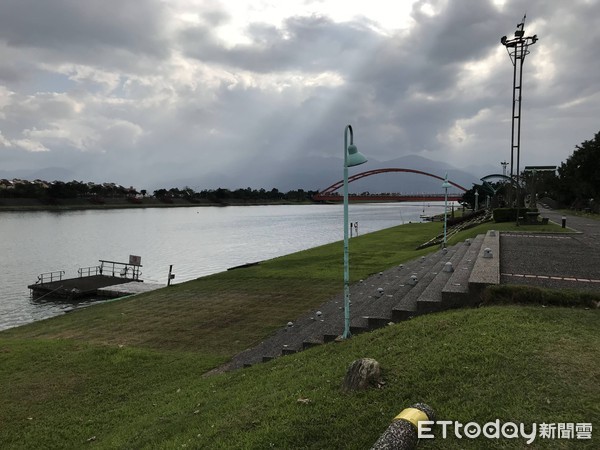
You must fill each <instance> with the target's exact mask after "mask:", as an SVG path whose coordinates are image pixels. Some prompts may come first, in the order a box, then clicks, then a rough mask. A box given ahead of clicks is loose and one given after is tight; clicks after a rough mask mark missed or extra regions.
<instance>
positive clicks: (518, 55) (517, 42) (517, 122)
mask: <svg viewBox="0 0 600 450" xmlns="http://www.w3.org/2000/svg"><path fill="white" fill-rule="evenodd" d="M526 17H527V15H524V16H523V20H522V21H521V23H519V24H517V31H515V37H514V38H513V39H507V37H506V36H502V38H501V39H500V43H501V44H502V45H504V46H505V47H506V51H507V52H508V56H510V60H511V62H512V64H513V68H514V71H513V103H512V131H511V148H510V177H511V179H516V182H517V206H518V205H519V202H520V198H519V192H520V189H519V186H520V184H519V171H520V160H521V104H522V101H521V100H522V95H521V94H522V87H523V63H524V62H525V56H527V55H528V54H529V50H528V49H529V46H530V45H533V44H535V43H536V42H537V41H538V37H537V34H534V35H533V36H527V37H525V30H524V27H525V18H526ZM517 75H518V76H517ZM515 154H516V161H517V163H516V174H515V173H514V172H513V168H514V167H515Z"/></svg>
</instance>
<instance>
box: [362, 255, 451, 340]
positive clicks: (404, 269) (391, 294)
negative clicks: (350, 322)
mask: <svg viewBox="0 0 600 450" xmlns="http://www.w3.org/2000/svg"><path fill="white" fill-rule="evenodd" d="M454 251H456V250H455V248H453V247H452V248H449V249H447V251H446V252H444V251H442V250H439V251H437V252H435V253H431V254H429V255H427V256H424V257H421V258H419V259H417V260H416V261H411V262H410V263H408V264H405V265H402V266H398V267H396V268H395V272H396V281H395V283H394V284H393V286H391V287H392V288H391V289H388V288H387V287H384V288H383V289H384V290H383V292H377V291H376V290H374V291H373V292H374V295H373V296H372V299H371V301H370V302H369V303H368V304H366V305H365V306H364V307H363V308H362V309H361V310H359V311H358V312H357V314H358V316H359V317H360V319H359V318H355V319H354V320H362V321H364V320H365V319H366V321H367V327H368V328H369V329H375V328H379V327H381V326H384V325H387V324H388V323H389V322H391V321H394V320H393V311H392V310H393V308H394V306H396V305H397V304H398V302H399V301H400V299H401V298H403V297H405V296H406V295H408V293H409V292H410V291H411V290H413V289H414V288H415V287H416V286H417V285H418V283H417V284H416V285H414V286H413V284H412V283H411V277H412V276H415V277H417V280H418V279H421V278H423V277H424V276H426V274H427V273H429V272H430V271H431V270H432V269H433V268H434V267H435V266H436V265H437V264H439V263H440V262H441V261H442V260H445V259H446V258H448V257H449V255H451V254H453V252H454Z"/></svg>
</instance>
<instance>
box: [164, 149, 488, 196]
mask: <svg viewBox="0 0 600 450" xmlns="http://www.w3.org/2000/svg"><path fill="white" fill-rule="evenodd" d="M382 168H402V169H415V170H420V171H423V172H427V173H431V174H433V175H437V176H439V177H444V175H445V173H446V172H448V177H449V179H450V180H451V181H453V182H455V183H457V184H459V185H462V186H463V187H465V188H466V189H469V188H471V186H472V183H476V182H478V181H479V177H480V176H482V175H479V176H477V175H475V174H473V173H470V172H468V171H465V170H461V169H458V168H456V167H454V166H451V165H449V164H446V163H443V162H439V161H433V160H430V159H427V158H423V157H421V156H418V155H408V156H403V157H400V158H396V159H393V160H389V161H378V160H370V161H368V162H367V163H365V164H364V165H361V166H358V167H352V168H350V169H349V174H350V175H353V174H357V173H361V172H364V171H368V170H374V169H382ZM342 178H343V161H342V160H341V158H325V157H321V156H313V157H309V158H305V159H297V160H291V161H290V160H286V161H269V162H268V163H264V162H260V163H256V162H255V163H250V164H249V165H247V166H245V167H244V169H243V170H238V171H235V172H233V173H228V174H223V173H220V174H215V173H212V174H211V173H208V174H205V175H203V176H200V177H198V178H193V179H191V178H187V179H180V180H174V186H177V187H183V186H189V187H191V188H193V189H194V190H202V189H216V188H218V187H222V188H228V189H238V188H246V187H251V188H254V189H258V188H265V189H271V188H273V187H275V188H277V189H279V190H280V191H284V192H285V191H289V190H291V189H305V190H322V189H324V188H326V187H328V186H330V185H332V184H333V183H335V182H337V181H339V180H341V179H342ZM349 189H350V191H351V192H364V191H369V192H403V193H417V192H427V193H436V192H441V191H442V189H441V181H440V180H438V179H435V178H432V177H427V176H423V175H418V174H412V173H385V174H379V175H373V176H370V177H365V178H363V179H361V180H357V181H355V182H353V183H351V184H350V185H349ZM454 190H455V188H454V187H453V188H451V189H450V190H449V192H454Z"/></svg>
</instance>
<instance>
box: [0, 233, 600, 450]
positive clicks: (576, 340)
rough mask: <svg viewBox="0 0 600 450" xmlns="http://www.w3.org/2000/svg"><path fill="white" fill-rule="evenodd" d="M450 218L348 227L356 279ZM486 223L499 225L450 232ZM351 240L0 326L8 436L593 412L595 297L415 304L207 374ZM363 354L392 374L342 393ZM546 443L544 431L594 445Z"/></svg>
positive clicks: (8, 440)
mask: <svg viewBox="0 0 600 450" xmlns="http://www.w3.org/2000/svg"><path fill="white" fill-rule="evenodd" d="M439 228H440V224H439V223H428V224H410V225H405V226H402V227H396V228H392V229H389V230H384V231H381V232H377V233H372V234H369V235H364V236H361V237H358V238H354V239H352V240H351V243H350V248H351V275H352V279H353V280H358V279H359V278H364V277H366V276H368V275H369V274H371V273H374V272H378V271H380V270H383V269H385V268H387V267H390V266H392V265H395V264H398V263H400V262H404V261H406V260H409V259H412V258H415V257H418V256H419V255H421V254H424V253H426V252H428V251H433V250H434V249H429V250H421V251H418V252H417V251H414V250H413V249H414V248H415V247H416V246H417V245H418V244H420V243H422V242H424V241H426V240H428V239H429V238H430V237H431V236H432V235H434V234H436V233H438V232H439ZM487 228H494V229H500V227H498V226H497V225H496V224H489V225H486V226H483V227H478V229H472V230H468V231H466V232H463V234H462V235H461V236H459V237H456V238H454V239H456V240H458V239H461V240H462V239H465V238H466V237H471V236H474V235H476V234H478V233H481V232H484V231H485V230H486V229H487ZM556 228H558V227H556ZM530 230H531V231H533V229H532V228H529V227H528V231H530ZM450 243H451V244H452V243H453V242H452V241H451V242H450ZM341 253H342V247H341V243H334V244H330V245H326V246H322V247H318V248H315V249H311V250H307V251H304V252H299V253H295V254H293V255H289V256H285V257H281V258H277V259H274V260H270V261H266V262H264V263H261V264H260V265H257V266H252V267H249V268H246V269H239V270H235V271H230V272H224V273H220V274H216V275H212V276H209V277H204V278H200V279H198V280H194V281H191V282H187V283H182V284H179V285H175V286H172V287H171V288H166V289H162V290H159V291H155V292H153V293H148V294H143V295H139V296H135V297H131V298H128V299H123V300H119V301H114V302H109V303H105V304H102V305H97V306H93V307H90V308H87V309H84V310H79V311H76V312H73V313H70V314H67V315H65V316H61V317H57V318H54V319H50V320H46V321H42V322H37V323H34V324H31V325H27V326H23V327H19V328H15V329H11V330H6V331H4V332H0V448H82V447H84V446H88V445H89V446H95V447H98V448H186V447H187V448H270V447H274V448H315V449H317V448H318V449H321V448H357V449H358V448H369V446H370V445H372V444H373V442H375V440H376V439H377V437H378V436H379V434H380V433H381V432H383V431H384V430H385V428H386V427H387V425H388V424H389V421H390V420H391V418H393V417H394V416H395V415H396V414H397V413H398V412H399V411H400V410H401V409H403V408H404V407H407V406H409V405H410V404H412V403H415V402H417V401H423V402H425V403H428V404H430V405H431V406H432V407H433V408H434V409H435V410H436V412H437V414H438V416H439V417H441V418H447V419H449V420H460V421H463V422H464V423H466V422H468V421H472V420H475V421H479V422H481V423H482V424H483V423H484V422H486V421H490V420H495V419H500V420H502V421H516V422H524V423H533V422H541V421H546V422H551V421H553V422H595V424H597V423H598V419H599V418H600V411H599V405H600V388H599V381H600V371H599V363H598V348H600V347H599V344H600V338H599V336H598V333H597V331H598V325H599V324H600V321H599V319H600V315H599V312H598V310H585V309H582V308H579V309H574V308H542V307H541V306H536V307H517V306H493V307H486V308H481V309H476V310H464V311H453V312H447V313H442V314H436V315H430V316H426V317H419V318H417V319H414V320H412V321H409V322H404V323H401V324H398V325H394V326H390V327H387V328H386V329H383V330H379V331H377V332H374V333H369V334H365V335H360V336H356V337H354V338H353V339H351V340H349V341H346V342H343V343H340V344H329V345H325V346H321V347H319V348H315V349H311V350H308V351H306V352H302V353H300V354H297V355H293V356H287V357H283V358H279V359H278V360H275V361H273V362H271V363H268V364H263V365H260V366H255V367H252V368H249V369H245V370H242V371H237V372H233V373H228V374H222V375H216V376H211V377H203V374H205V373H206V372H207V371H209V370H210V369H212V368H214V367H217V366H218V365H220V364H221V363H223V362H225V361H226V360H228V359H229V358H230V357H231V356H233V355H234V354H236V353H237V352H239V351H241V350H243V349H245V348H248V347H250V346H252V345H254V344H256V343H258V342H260V341H261V340H262V339H264V337H265V336H268V335H269V334H270V333H271V332H272V331H273V330H274V329H276V328H279V327H280V326H281V325H282V324H283V323H285V322H287V321H288V320H293V319H295V318H296V316H298V315H299V314H300V313H301V312H303V311H306V310H308V309H310V308H313V307H315V306H317V305H319V304H321V303H322V302H323V301H326V300H327V299H328V298H330V297H331V296H332V295H334V294H337V293H338V292H339V291H341V283H340V280H341V272H342V262H341V259H342V258H341ZM363 356H369V357H373V358H376V359H378V360H379V361H380V363H381V364H382V366H383V370H384V377H385V380H386V385H385V387H384V389H381V390H371V391H366V392H361V393H356V394H342V393H341V392H340V389H339V388H340V383H341V381H342V379H343V375H344V373H345V370H346V368H347V366H348V365H349V364H350V363H351V362H352V361H353V360H354V359H356V358H358V357H363ZM300 398H303V399H308V400H309V401H308V403H304V402H298V399H300ZM596 434H597V433H596ZM597 442H598V441H597V439H595V440H594V442H592V443H591V444H590V445H592V444H597ZM421 444H422V445H421V447H422V448H494V445H496V447H495V448H523V446H524V444H523V442H522V441H502V442H499V443H498V442H497V443H494V442H484V443H482V442H465V441H458V440H454V441H453V440H446V441H443V440H438V439H436V440H434V441H424V442H422V443H421ZM467 444H468V445H467ZM483 444H485V445H483ZM488 444H489V445H488ZM551 444H552V445H550V446H538V442H536V443H535V446H534V447H533V448H585V447H584V446H582V442H581V441H577V442H576V444H578V446H577V447H570V445H573V444H574V442H569V441H552V442H551ZM588 448H598V445H596V446H595V447H593V446H590V447H588Z"/></svg>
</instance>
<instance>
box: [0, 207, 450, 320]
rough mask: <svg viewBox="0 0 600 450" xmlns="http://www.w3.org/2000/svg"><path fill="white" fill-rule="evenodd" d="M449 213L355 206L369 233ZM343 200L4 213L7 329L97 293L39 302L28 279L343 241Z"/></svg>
mask: <svg viewBox="0 0 600 450" xmlns="http://www.w3.org/2000/svg"><path fill="white" fill-rule="evenodd" d="M423 213H425V214H427V215H433V214H439V213H443V203H442V204H441V207H440V204H439V203H434V202H432V203H427V204H414V203H378V204H356V205H355V204H351V205H350V221H351V222H358V232H359V233H360V234H364V233H370V232H373V231H377V230H381V229H384V228H389V227H392V226H396V225H400V224H402V223H407V222H409V221H412V222H416V221H420V215H421V214H423ZM342 223H343V209H342V205H270V206H228V207H185V208H166V209H165V208H143V209H141V208H140V209H113V210H84V211H65V212H50V211H36V212H1V213H0V236H1V238H0V255H2V258H0V273H1V274H2V283H1V284H0V330H2V329H7V328H11V327H14V326H18V325H22V324H26V323H29V322H32V321H35V320H41V319H44V318H48V317H52V316H56V315H59V314H63V313H64V312H66V311H68V310H71V309H73V308H77V307H82V306H86V305H89V304H90V303H93V302H90V301H87V302H80V303H73V302H66V301H62V302H61V301H44V300H42V301H40V300H34V299H32V298H31V296H30V293H29V290H28V289H27V285H29V284H33V283H34V282H35V281H36V279H37V276H38V275H39V274H41V273H45V272H51V271H58V270H64V271H65V277H66V278H73V277H76V276H77V269H78V268H80V267H88V266H95V265H98V260H99V259H103V260H110V261H122V262H127V261H129V255H138V256H141V257H142V266H143V267H142V269H141V270H142V275H141V279H143V280H144V281H146V282H153V283H162V284H166V282H167V275H168V271H169V265H171V264H172V265H173V272H174V273H175V274H176V275H175V276H176V278H175V280H174V282H176V283H181V282H183V281H187V280H191V279H195V278H198V277H201V276H203V275H208V274H212V273H216V272H220V271H223V270H226V269H227V268H229V267H233V266H237V265H241V264H245V263H250V262H256V261H261V260H265V259H270V258H274V257H277V256H282V255H286V254H290V253H293V252H296V251H299V250H304V249H307V248H312V247H316V246H319V245H322V244H326V243H329V242H334V241H338V240H341V239H343V228H342Z"/></svg>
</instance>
